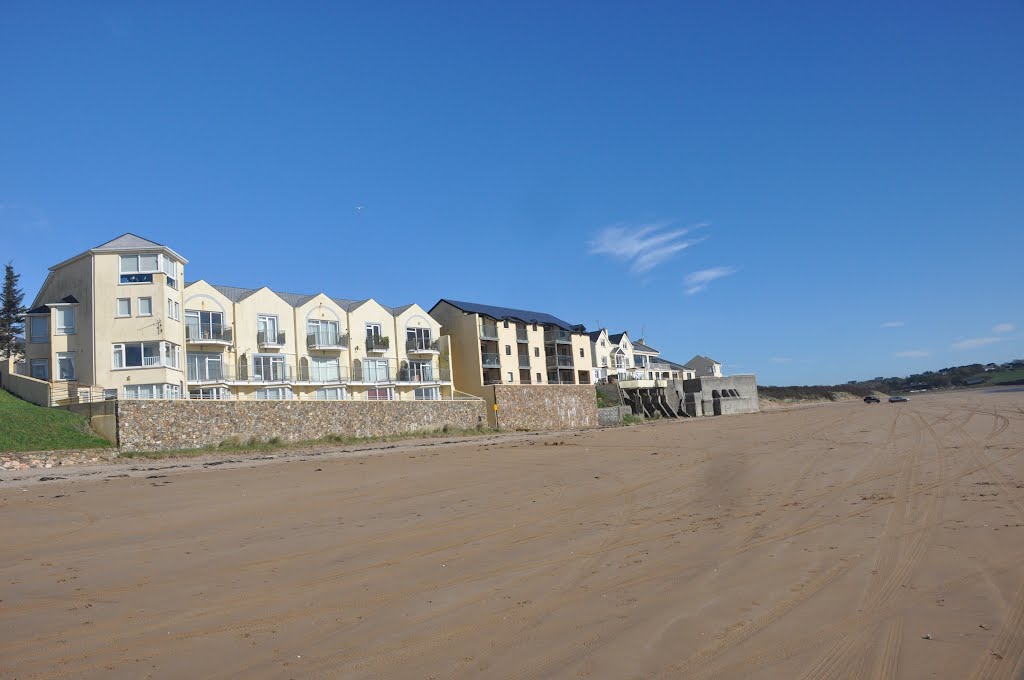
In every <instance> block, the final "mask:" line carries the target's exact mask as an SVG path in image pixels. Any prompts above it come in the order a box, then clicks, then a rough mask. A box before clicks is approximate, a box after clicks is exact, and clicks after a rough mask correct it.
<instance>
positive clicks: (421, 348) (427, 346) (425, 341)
mask: <svg viewBox="0 0 1024 680" xmlns="http://www.w3.org/2000/svg"><path fill="white" fill-rule="evenodd" d="M405 351H406V353H407V354H438V353H440V351H441V350H440V348H439V346H438V342H437V340H430V339H429V338H408V339H407V340H406V341H405Z"/></svg>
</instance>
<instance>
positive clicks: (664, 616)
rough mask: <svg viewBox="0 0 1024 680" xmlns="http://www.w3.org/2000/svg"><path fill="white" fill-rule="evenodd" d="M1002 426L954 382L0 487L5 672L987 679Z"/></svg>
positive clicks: (1007, 564) (1008, 432) (1006, 422)
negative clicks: (551, 431)
mask: <svg viewBox="0 0 1024 680" xmlns="http://www.w3.org/2000/svg"><path fill="white" fill-rule="evenodd" d="M1022 453H1024V392H1016V393H1013V392H1007V393H1002V394H986V393H983V392H978V391H974V392H971V393H962V392H961V393H958V394H948V395H942V396H930V397H921V398H915V399H914V400H913V401H911V402H910V403H908V404H899V405H897V404H892V405H890V404H884V403H883V404H877V405H865V404H861V403H850V404H836V405H826V406H821V407H813V408H806V409H798V410H787V411H778V412H774V413H764V414H757V415H751V416H735V417H729V418H718V419H704V420H700V421H682V422H664V423H658V424H654V425H650V426H644V427H638V428H624V429H620V430H601V431H592V432H584V433H564V434H561V435H558V436H554V437H551V436H547V437H520V438H514V439H501V438H495V439H490V440H488V441H481V442H463V443H460V444H456V445H446V446H441V447H419V448H417V447H409V448H400V449H394V450H390V451H389V454H390V455H378V456H372V457H366V456H362V457H351V456H336V455H332V454H328V455H323V456H320V457H315V458H307V459H306V460H302V459H301V457H299V458H296V457H291V458H289V459H288V460H289V462H288V463H287V464H283V463H282V462H281V461H239V462H238V463H236V464H232V465H224V466H218V467H214V468H206V469H201V470H199V469H195V467H189V468H170V467H168V468H167V469H163V470H155V471H148V470H144V469H142V470H140V471H138V472H137V473H136V472H133V473H132V474H133V475H135V476H132V477H128V478H119V477H114V476H113V475H107V474H105V475H103V476H102V479H96V478H95V477H92V478H86V477H76V478H75V479H69V480H58V481H51V482H46V483H44V484H39V483H36V484H31V485H7V486H5V487H3V488H2V489H0V507H2V509H3V514H2V518H3V522H2V526H3V531H2V534H0V537H2V541H3V546H4V548H3V552H2V553H0V650H2V652H0V677H4V678H8V677H9V678H21V679H26V678H89V677H96V678H99V677H103V678H110V677H115V678H119V677H125V678H145V677H153V678H182V677H204V678H205V677H211V678H213V677H244V678H290V677H295V678H318V677H325V678H382V677H387V678H419V679H424V678H438V679H441V678H445V679H447V678H508V679H512V678H562V677H564V678H582V677H593V678H776V679H780V680H781V679H787V680H788V679H791V678H815V679H828V678H849V677H862V678H882V679H884V678H918V677H922V678H927V677H937V678H976V679H981V678H1005V679H1007V680H1010V679H1012V678H1017V677H1020V676H1021V674H1022V673H1024V569H1022V568H1021V564H1022V563H1024V456H1022V455H1021V454H1022ZM199 466H202V463H201V462H200V463H199ZM140 467H143V466H140ZM154 467H155V465H154ZM926 634H927V635H929V636H930V638H931V639H924V638H923V637H922V636H924V635H926Z"/></svg>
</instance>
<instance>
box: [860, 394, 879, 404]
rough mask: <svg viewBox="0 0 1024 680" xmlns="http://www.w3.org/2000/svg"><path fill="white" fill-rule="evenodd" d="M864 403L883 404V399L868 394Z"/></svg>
mask: <svg viewBox="0 0 1024 680" xmlns="http://www.w3.org/2000/svg"><path fill="white" fill-rule="evenodd" d="M864 403H865V404H881V403H882V400H881V399H879V398H878V397H872V396H871V395H868V396H866V397H864Z"/></svg>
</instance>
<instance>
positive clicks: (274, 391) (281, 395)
mask: <svg viewBox="0 0 1024 680" xmlns="http://www.w3.org/2000/svg"><path fill="white" fill-rule="evenodd" d="M291 398H292V390H291V388H290V387H260V388H258V389H257V390H256V399H257V400H258V401H288V400H290V399H291Z"/></svg>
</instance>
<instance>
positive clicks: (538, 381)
mask: <svg viewBox="0 0 1024 680" xmlns="http://www.w3.org/2000/svg"><path fill="white" fill-rule="evenodd" d="M542 382H544V378H542V377H541V374H540V373H538V374H537V384H538V385H540V384H541V383H542Z"/></svg>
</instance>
